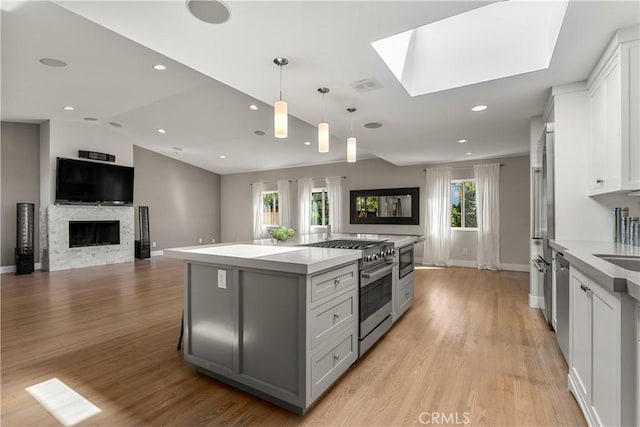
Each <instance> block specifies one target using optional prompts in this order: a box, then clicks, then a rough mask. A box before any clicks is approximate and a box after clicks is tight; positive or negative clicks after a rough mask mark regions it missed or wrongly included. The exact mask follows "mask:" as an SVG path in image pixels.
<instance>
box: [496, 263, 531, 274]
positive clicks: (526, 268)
mask: <svg viewBox="0 0 640 427" xmlns="http://www.w3.org/2000/svg"><path fill="white" fill-rule="evenodd" d="M502 269H503V270H509V271H522V272H525V273H526V272H529V271H530V269H529V264H504V263H503V264H502Z"/></svg>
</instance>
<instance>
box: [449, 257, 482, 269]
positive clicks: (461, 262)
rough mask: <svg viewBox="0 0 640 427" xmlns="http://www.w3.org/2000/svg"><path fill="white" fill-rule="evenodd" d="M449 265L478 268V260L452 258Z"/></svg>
mask: <svg viewBox="0 0 640 427" xmlns="http://www.w3.org/2000/svg"><path fill="white" fill-rule="evenodd" d="M447 265H448V266H449V267H468V268H478V262H477V261H473V260H469V259H450V260H449V262H448V263H447Z"/></svg>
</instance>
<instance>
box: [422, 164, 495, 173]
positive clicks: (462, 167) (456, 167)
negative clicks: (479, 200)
mask: <svg viewBox="0 0 640 427" xmlns="http://www.w3.org/2000/svg"><path fill="white" fill-rule="evenodd" d="M478 164H479V165H488V164H489V163H478ZM503 166H504V163H500V167H503ZM444 167H446V166H444ZM427 169H438V168H437V167H436V168H425V169H422V171H423V172H426V171H427ZM451 169H473V165H472V166H452V167H451Z"/></svg>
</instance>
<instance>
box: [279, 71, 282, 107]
mask: <svg viewBox="0 0 640 427" xmlns="http://www.w3.org/2000/svg"><path fill="white" fill-rule="evenodd" d="M278 67H280V101H282V65H279V66H278Z"/></svg>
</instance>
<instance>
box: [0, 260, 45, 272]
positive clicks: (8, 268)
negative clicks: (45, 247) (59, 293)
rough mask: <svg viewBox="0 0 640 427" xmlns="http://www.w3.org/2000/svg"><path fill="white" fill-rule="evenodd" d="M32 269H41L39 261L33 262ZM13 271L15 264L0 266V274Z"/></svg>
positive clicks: (14, 270)
mask: <svg viewBox="0 0 640 427" xmlns="http://www.w3.org/2000/svg"><path fill="white" fill-rule="evenodd" d="M34 269H36V270H40V269H42V264H40V263H39V262H36V263H35V264H34ZM15 272H16V266H15V265H3V266H2V267H0V274H4V273H15Z"/></svg>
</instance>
